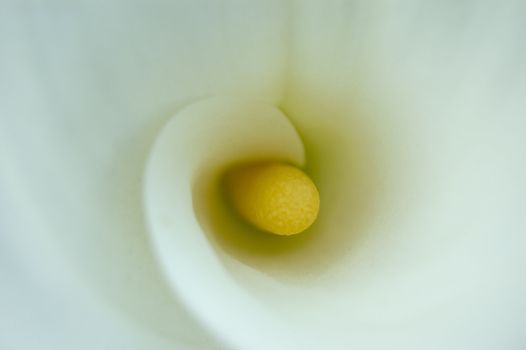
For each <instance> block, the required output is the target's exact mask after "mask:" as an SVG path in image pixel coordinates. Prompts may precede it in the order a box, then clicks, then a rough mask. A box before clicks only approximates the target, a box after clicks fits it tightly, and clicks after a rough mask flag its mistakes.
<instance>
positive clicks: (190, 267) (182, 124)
mask: <svg viewBox="0 0 526 350" xmlns="http://www.w3.org/2000/svg"><path fill="white" fill-rule="evenodd" d="M254 158H269V159H279V160H282V161H287V162H290V163H293V164H296V165H298V166H301V165H303V163H304V161H305V155H304V150H303V145H302V141H301V139H300V137H299V135H298V134H297V132H296V130H295V129H294V127H293V125H292V124H291V123H290V121H289V120H288V119H287V117H286V116H285V115H284V114H283V113H282V112H281V111H279V110H278V109H277V108H275V107H273V106H270V105H267V104H264V103H260V102H257V101H244V100H239V99H234V98H228V97H227V98H211V99H207V100H204V101H201V102H198V103H195V104H193V105H190V106H188V107H186V108H185V109H183V110H182V111H180V112H179V113H177V114H176V115H175V116H174V117H173V118H172V119H171V120H170V121H169V122H168V123H167V124H166V126H165V127H164V129H163V130H162V132H161V133H160V134H159V137H158V139H157V140H156V143H155V145H154V147H153V149H152V151H151V154H150V157H149V160H148V163H147V167H146V173H145V182H144V210H145V215H146V219H147V225H148V228H149V231H150V235H151V239H152V243H153V246H154V249H155V252H156V254H157V257H158V260H159V262H160V265H161V266H162V269H163V270H164V273H165V275H166V277H167V279H168V281H169V283H170V285H171V286H172V288H173V290H174V291H175V293H176V294H177V295H178V296H179V297H180V298H181V299H182V300H183V302H184V303H185V304H186V305H187V306H188V307H189V308H190V309H191V310H192V311H193V312H194V313H195V315H196V316H197V317H198V318H199V319H200V320H201V321H202V322H204V323H205V324H206V325H207V326H209V327H210V328H211V329H212V331H214V332H215V333H217V335H218V336H219V337H220V338H223V339H224V340H225V341H226V342H229V343H233V344H234V345H236V346H242V347H250V348H251V349H255V348H261V349H265V348H267V346H266V345H265V344H263V343H261V342H258V344H254V343H253V342H254V340H255V339H259V340H261V339H265V337H262V334H261V333H262V332H265V330H266V331H268V330H272V333H271V334H268V336H269V337H271V338H272V342H271V344H273V343H274V342H275V341H276V340H278V339H279V343H281V344H282V345H283V347H284V348H286V347H287V346H288V345H287V344H288V342H289V341H291V342H292V341H294V343H295V344H296V346H297V345H298V344H297V342H298V341H299V340H300V339H301V337H298V336H294V334H295V331H294V330H293V327H291V325H290V324H289V325H287V326H286V327H285V325H280V321H279V320H277V319H276V318H275V317H272V316H271V315H270V314H269V311H267V310H265V308H264V307H263V306H262V305H261V304H260V303H259V302H258V301H257V300H255V299H254V298H253V297H251V296H250V295H249V294H248V293H247V292H246V291H243V290H242V289H240V288H237V286H236V283H235V281H233V280H232V277H231V276H229V275H228V273H227V272H226V271H225V269H224V267H223V266H222V264H221V262H220V261H219V257H218V254H221V253H220V252H217V251H214V249H213V247H212V246H211V245H210V242H209V241H208V239H207V237H206V236H205V234H204V232H203V231H202V229H201V227H200V225H199V222H198V220H197V218H196V216H195V213H194V209H193V203H192V186H193V182H194V181H195V178H196V177H197V176H198V175H199V172H200V171H202V169H203V167H206V168H209V167H221V165H225V164H228V163H231V162H236V161H241V160H245V159H254ZM217 293H220V294H221V295H220V298H214V297H213V295H214V294H217ZM218 300H221V302H222V303H226V304H229V305H230V306H232V307H234V308H235V309H232V308H231V309H230V310H231V312H230V313H229V314H228V315H226V314H225V313H224V311H225V306H226V305H225V304H223V305H218ZM236 310H244V311H246V310H250V314H251V319H250V324H247V320H246V319H244V318H243V317H236ZM252 325H257V326H252ZM285 330H286V332H285ZM256 333H257V335H256Z"/></svg>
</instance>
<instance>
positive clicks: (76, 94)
mask: <svg viewBox="0 0 526 350" xmlns="http://www.w3.org/2000/svg"><path fill="white" fill-rule="evenodd" d="M280 8H281V6H279V4H278V2H267V3H264V4H259V5H250V6H247V5H243V4H239V3H237V2H233V3H231V4H224V3H220V2H209V1H186V2H180V1H177V2H156V3H149V2H144V3H143V4H139V3H136V4H130V2H128V1H112V2H99V3H92V2H91V1H85V2H82V1H78V2H73V3H71V2H62V1H51V2H48V3H46V4H40V3H38V2H32V1H20V2H2V4H0V51H1V52H2V54H1V55H0V77H1V78H0V100H1V101H0V157H1V166H0V168H1V171H0V207H1V211H2V218H1V223H0V230H1V231H0V232H1V234H0V246H1V247H2V262H5V264H4V265H2V267H1V274H0V284H1V285H2V286H5V285H8V286H9V287H6V288H4V287H2V288H1V292H0V295H1V296H2V297H1V298H0V309H1V310H3V312H1V313H0V328H1V329H2V336H0V338H1V340H0V347H2V348H9V349H12V348H16V349H19V348H33V347H34V344H38V345H39V348H53V349H56V348H75V349H93V348H112V349H132V348H141V349H143V348H148V349H156V348H159V349H164V348H173V347H174V346H175V347H176V348H191V347H195V348H207V347H213V346H215V345H211V344H213V342H214V341H213V340H212V339H211V338H210V337H208V336H207V335H206V332H205V331H204V330H203V329H202V327H201V326H199V325H197V324H196V322H194V321H193V320H192V318H191V317H190V316H189V315H188V314H187V313H186V311H185V310H184V307H183V306H182V305H181V304H180V303H179V302H178V301H176V300H174V297H173V295H172V293H171V291H170V289H169V288H168V287H167V286H166V285H165V282H164V280H163V278H162V277H161V276H160V273H159V272H158V267H157V264H156V263H155V261H154V259H153V258H152V252H151V247H150V245H149V242H148V240H147V236H146V230H145V227H144V222H143V214H142V209H141V194H140V192H141V191H140V188H141V178H142V174H143V169H144V168H143V167H144V162H145V159H146V155H147V152H148V149H149V146H150V145H151V143H152V141H153V138H154V136H155V135H156V133H157V131H158V129H159V128H160V127H161V126H162V125H163V123H164V122H165V121H166V120H167V118H169V117H170V116H171V115H172V114H173V113H174V111H175V110H176V109H178V108H179V107H180V106H182V105H183V104H185V103H187V101H190V100H193V99H196V98H198V97H201V96H204V95H209V94H215V93H220V92H229V93H232V94H243V93H244V94H251V95H257V96H258V98H260V99H263V100H267V101H274V100H276V98H277V96H279V94H280V91H279V89H278V87H279V86H281V85H282V84H281V80H280V74H281V72H282V68H283V67H282V57H281V55H282V50H281V48H282V46H283V42H282V40H281V38H280V35H279V34H280V32H281V28H282V23H283V16H282V14H281V10H280ZM7 254H9V255H7ZM5 310H7V313H6V312H5ZM68 330H70V331H68ZM4 333H7V334H8V336H4V335H3V334H4ZM4 342H7V344H4ZM68 344H69V345H68Z"/></svg>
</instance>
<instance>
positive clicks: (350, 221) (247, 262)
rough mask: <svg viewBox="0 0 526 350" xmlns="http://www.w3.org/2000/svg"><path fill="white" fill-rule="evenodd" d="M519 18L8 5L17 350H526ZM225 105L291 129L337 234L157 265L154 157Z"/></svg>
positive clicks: (267, 7) (8, 283) (2, 186)
mask: <svg viewBox="0 0 526 350" xmlns="http://www.w3.org/2000/svg"><path fill="white" fill-rule="evenodd" d="M525 11H526V8H525V7H524V5H523V4H522V3H520V2H518V1H511V0H510V1H502V2H500V1H494V2H492V1H488V2H480V1H474V0H473V1H461V2H440V1H400V2H397V1H305V2H300V1H292V2H286V1H277V0H276V1H261V2H248V1H246V2H243V1H172V2H170V1H165V2H163V1H155V2H148V1H132V2H130V1H107V2H102V1H101V2H98V3H92V2H90V1H77V2H66V1H59V0H56V1H49V2H46V3H45V4H44V3H40V2H36V1H29V0H28V1H19V2H10V1H4V2H1V3H0V348H1V349H17V350H18V349H24V350H25V349H81V350H82V349H90V350H92V349H149V350H157V349H217V348H223V347H224V348H236V349H237V348H239V349H287V350H288V349H311V348H312V349H321V348H326V349H336V350H338V349H387V348H389V349H422V348H425V349H453V350H457V349H458V350H464V349H466V350H472V349H496V348H499V349H501V348H502V349H517V350H518V349H521V348H523V347H524V346H525V344H526V336H525V335H524V331H523V328H524V324H526V316H525V315H526V301H525V298H524V294H525V292H526V278H525V274H524V269H525V266H526V255H525V254H524V252H523V251H524V245H525V243H526V225H525V221H524V212H525V210H526V186H525V183H526V182H525V179H526V158H525V156H524V149H525V147H526V137H525V135H526V118H525V117H524V113H525V112H526V105H525V101H526V98H525V93H524V91H526V71H525V70H524V63H523V61H524V55H525V46H524V44H523V42H524V35H525V29H526V27H525V26H524V23H525V22H526V15H525V14H526V12H525ZM216 95H228V96H234V97H235V98H238V97H241V98H243V99H247V100H254V99H256V100H259V101H262V102H260V103H262V104H264V105H268V106H271V105H274V106H278V107H279V108H281V109H282V110H283V111H284V113H285V114H286V115H287V116H288V117H289V118H290V120H291V121H292V123H293V124H294V126H295V127H296V128H297V129H298V132H299V135H300V136H301V139H302V141H303V142H304V144H305V155H306V159H307V166H308V167H309V170H310V171H311V173H312V174H313V178H314V179H315V180H316V181H317V184H318V186H319V188H320V192H321V195H322V212H321V214H320V220H319V222H318V223H317V224H315V227H313V232H312V233H313V235H310V236H305V237H307V238H301V237H299V240H300V242H295V243H294V244H293V245H294V246H293V247H289V246H287V244H285V243H283V241H280V242H279V243H277V244H273V243H275V242H266V241H263V240H262V241H260V242H257V243H258V245H257V246H255V245H254V242H249V241H236V242H233V243H232V242H225V241H220V239H218V238H216V240H215V241H214V239H213V237H209V236H206V235H203V232H202V231H201V230H195V232H194V231H192V232H187V234H189V236H188V237H191V234H192V233H195V237H196V240H195V241H192V240H191V239H189V240H184V241H180V243H181V242H183V243H184V242H186V243H188V245H189V246H190V245H191V244H194V243H195V247H196V249H195V250H193V249H186V248H189V247H184V248H185V249H182V248H181V247H180V246H176V247H174V248H173V252H174V254H179V255H177V256H175V257H174V258H173V259H172V258H171V257H170V256H168V255H167V254H166V253H167V252H168V251H167V250H166V249H165V250H164V251H159V249H157V250H156V252H157V253H160V254H161V256H160V259H159V262H160V264H159V263H158V262H157V260H156V258H155V254H154V249H152V241H151V240H150V238H149V231H148V229H147V227H146V226H147V225H146V222H145V213H144V210H143V207H142V205H143V203H142V190H143V180H144V179H143V175H144V174H145V171H146V160H147V158H148V156H149V153H150V149H151V147H152V145H153V144H154V141H155V140H156V139H158V137H159V131H160V130H161V129H162V127H163V125H164V124H165V123H166V122H167V121H168V120H169V119H170V117H171V116H172V115H173V114H174V113H176V112H178V111H180V110H181V109H182V108H183V107H185V106H187V105H189V104H191V103H193V102H196V101H198V100H200V99H201V98H204V97H208V96H216ZM256 135H257V134H256ZM188 151H189V155H191V154H192V152H191V150H188ZM189 205H191V204H190V203H189ZM205 236H206V237H208V240H205ZM152 237H153V246H155V245H156V244H157V248H158V247H159V241H157V238H158V237H157V236H155V234H153V235H152ZM309 237H310V238H309ZM236 239H240V240H243V238H239V237H238V238H236ZM181 254H182V255H181ZM176 263H177V264H179V265H174V264H176ZM183 263H186V264H187V265H186V266H181V264H183ZM199 264H201V265H199ZM174 266H176V267H177V269H179V270H178V273H174V272H173V271H174V270H173V267H174ZM161 271H163V272H161ZM181 271H183V273H184V274H185V277H184V278H183V279H181V280H177V279H174V277H177V276H179V275H180V274H181ZM178 274H179V275H178ZM166 281H168V283H167V282H166ZM192 288H199V289H192ZM202 288H206V290H203V289H202Z"/></svg>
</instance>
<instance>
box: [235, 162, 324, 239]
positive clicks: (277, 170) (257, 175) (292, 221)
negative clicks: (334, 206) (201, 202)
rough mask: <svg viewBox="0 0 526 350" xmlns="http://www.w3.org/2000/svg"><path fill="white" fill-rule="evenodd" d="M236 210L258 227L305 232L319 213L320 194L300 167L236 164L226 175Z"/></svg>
mask: <svg viewBox="0 0 526 350" xmlns="http://www.w3.org/2000/svg"><path fill="white" fill-rule="evenodd" d="M225 184H226V190H227V194H228V196H229V198H230V201H231V203H232V205H233V206H234V208H235V209H236V210H237V212H238V213H239V214H240V215H241V216H242V217H243V218H244V219H246V220H247V221H248V222H250V223H252V224H253V225H254V226H256V227H257V228H259V229H261V230H263V231H267V232H270V233H274V234H277V235H284V236H289V235H294V234H297V233H300V232H303V231H305V230H306V229H307V228H308V227H309V226H311V225H312V224H313V223H314V221H315V220H316V218H317V216H318V211H319V208H320V195H319V192H318V189H317V188H316V186H315V185H314V183H313V182H312V180H311V179H310V178H309V177H308V176H307V175H306V174H305V173H304V172H303V171H301V170H300V169H298V168H296V167H294V166H291V165H287V164H282V163H257V164H250V165H245V166H241V167H237V168H235V169H233V170H231V171H230V172H228V173H227V175H226V181H225Z"/></svg>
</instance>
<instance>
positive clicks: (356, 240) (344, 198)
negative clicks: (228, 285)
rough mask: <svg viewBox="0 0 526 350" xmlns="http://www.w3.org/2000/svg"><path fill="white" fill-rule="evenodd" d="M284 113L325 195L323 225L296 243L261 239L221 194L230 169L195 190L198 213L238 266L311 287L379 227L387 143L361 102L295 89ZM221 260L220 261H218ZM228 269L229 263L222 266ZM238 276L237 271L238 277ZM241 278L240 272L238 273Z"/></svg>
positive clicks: (205, 172)
mask: <svg viewBox="0 0 526 350" xmlns="http://www.w3.org/2000/svg"><path fill="white" fill-rule="evenodd" d="M297 93H298V94H297V95H295V96H289V97H288V98H287V100H286V101H285V103H283V104H282V106H281V109H282V110H283V111H284V113H285V114H286V115H287V116H288V117H289V118H290V119H291V120H292V121H293V123H294V124H295V126H296V127H297V130H298V131H299V133H300V135H301V137H302V139H303V142H304V145H305V149H306V155H307V165H306V169H305V170H306V172H307V173H308V174H309V175H310V176H311V177H312V179H313V180H314V182H315V183H316V185H317V186H318V189H319V191H320V196H321V208H320V214H319V217H318V219H317V221H316V222H315V223H314V224H313V225H312V226H311V227H310V228H309V229H308V230H307V231H305V232H304V233H301V234H299V235H296V236H291V237H281V236H273V235H270V234H267V233H263V232H260V231H259V230H257V229H255V228H253V227H252V226H250V225H248V224H246V223H245V222H244V221H243V220H241V219H240V218H238V217H237V215H236V213H234V212H233V210H232V209H231V208H230V206H229V205H228V202H227V200H226V198H225V196H224V193H223V190H222V176H223V174H224V172H225V170H226V169H227V168H228V166H229V165H225V166H223V167H221V168H203V169H201V170H200V172H199V174H198V176H197V177H196V179H195V182H194V184H193V200H194V210H195V213H196V215H197V218H198V220H199V222H200V224H201V226H202V228H203V230H204V232H205V233H206V235H207V237H208V239H209V240H210V242H211V243H212V244H213V245H214V246H215V247H216V248H217V249H218V251H219V252H223V253H225V254H226V255H227V256H229V257H230V258H232V259H233V260H234V262H235V261H237V262H238V263H241V264H243V265H246V266H248V267H250V268H252V269H255V270H257V271H259V272H261V273H263V274H265V275H267V276H270V277H272V278H274V279H276V280H279V281H282V282H287V283H302V284H303V283H307V284H308V283H309V282H312V281H315V280H317V279H318V278H320V277H321V276H323V275H324V274H326V273H328V272H329V271H330V270H331V267H332V266H334V265H335V263H336V262H337V261H339V260H340V259H341V258H342V257H344V256H347V255H349V254H353V253H354V252H355V251H356V250H357V249H358V248H359V245H360V242H361V241H363V238H364V237H366V233H367V231H368V227H369V225H370V224H371V223H372V222H373V221H374V216H375V203H378V202H379V201H381V199H380V197H381V196H382V191H383V186H382V176H384V175H385V174H384V172H383V170H382V169H383V160H382V159H381V158H380V157H379V155H380V154H386V153H385V150H384V149H383V147H384V146H385V145H384V144H383V143H382V141H381V136H380V135H378V134H377V133H376V132H375V128H374V127H372V125H369V124H368V121H369V120H373V119H374V118H369V117H370V113H380V112H379V111H373V110H367V109H365V108H363V107H362V106H361V105H360V104H359V103H358V101H356V102H355V101H349V99H348V98H346V99H345V100H343V101H337V100H331V98H325V99H324V98H322V96H323V94H321V93H320V91H316V90H306V89H301V90H297ZM220 255H221V254H220ZM224 261H225V265H226V267H227V268H229V269H230V270H232V271H234V270H235V269H236V266H235V263H234V264H232V262H231V261H232V260H231V259H224ZM233 269H234V270H233ZM234 272H235V271H234Z"/></svg>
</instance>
